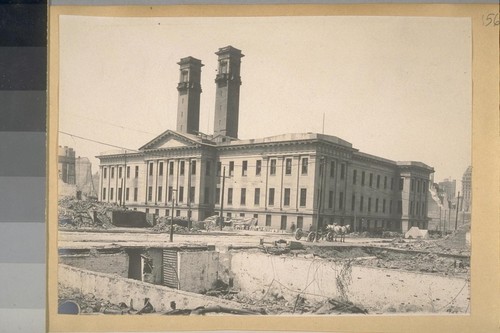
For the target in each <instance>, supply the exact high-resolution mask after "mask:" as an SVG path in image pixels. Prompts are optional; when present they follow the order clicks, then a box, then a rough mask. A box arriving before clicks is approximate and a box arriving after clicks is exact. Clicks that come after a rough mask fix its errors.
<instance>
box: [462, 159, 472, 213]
mask: <svg viewBox="0 0 500 333" xmlns="http://www.w3.org/2000/svg"><path fill="white" fill-rule="evenodd" d="M460 208H461V210H462V211H463V212H470V211H471V210H472V166H469V167H468V168H467V170H465V172H464V174H463V176H462V205H461V207H460Z"/></svg>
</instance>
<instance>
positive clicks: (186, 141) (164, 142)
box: [139, 130, 198, 150]
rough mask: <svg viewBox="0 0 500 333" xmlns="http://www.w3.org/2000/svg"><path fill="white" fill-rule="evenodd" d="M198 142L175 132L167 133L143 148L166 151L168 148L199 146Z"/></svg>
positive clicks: (142, 148)
mask: <svg viewBox="0 0 500 333" xmlns="http://www.w3.org/2000/svg"><path fill="white" fill-rule="evenodd" d="M197 145H198V142H197V141H196V140H193V139H191V138H189V137H186V136H184V135H181V134H178V133H176V132H173V131H170V130H169V131H166V132H164V133H162V134H160V135H159V136H157V137H156V138H154V139H153V140H151V141H150V142H148V143H147V144H145V145H144V146H142V147H141V148H139V149H140V150H145V149H148V150H149V149H166V148H182V147H193V146H197Z"/></svg>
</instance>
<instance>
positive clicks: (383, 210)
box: [382, 199, 386, 213]
mask: <svg viewBox="0 0 500 333" xmlns="http://www.w3.org/2000/svg"><path fill="white" fill-rule="evenodd" d="M385 203H386V202H385V199H384V200H383V201H382V213H385Z"/></svg>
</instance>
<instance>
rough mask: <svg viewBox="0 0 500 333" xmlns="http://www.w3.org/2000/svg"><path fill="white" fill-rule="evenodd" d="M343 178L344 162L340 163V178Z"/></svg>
mask: <svg viewBox="0 0 500 333" xmlns="http://www.w3.org/2000/svg"><path fill="white" fill-rule="evenodd" d="M344 178H345V164H341V165H340V179H344Z"/></svg>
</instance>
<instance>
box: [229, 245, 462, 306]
mask: <svg viewBox="0 0 500 333" xmlns="http://www.w3.org/2000/svg"><path fill="white" fill-rule="evenodd" d="M348 268H349V267H348V266H345V265H344V264H342V263H341V262H334V261H328V260H323V259H312V258H296V257H295V258H294V257H285V256H274V255H267V254H263V253H248V252H233V253H232V255H231V271H232V273H233V274H234V276H235V280H234V283H235V287H236V288H240V290H241V293H244V294H247V295H248V296H250V297H252V298H262V297H263V296H264V295H265V294H266V293H267V294H271V295H276V297H284V298H285V299H286V300H288V301H291V302H293V301H295V299H296V298H297V295H298V294H301V296H302V297H304V298H306V299H311V300H324V299H325V298H328V297H332V298H333V297H340V298H342V297H344V298H345V297H347V298H348V300H350V301H351V302H354V303H358V304H361V305H363V306H364V307H366V308H368V309H369V310H370V311H371V312H377V311H380V312H391V311H394V312H396V311H398V312H401V311H405V310H406V309H408V307H411V309H410V310H411V311H425V312H439V311H444V310H442V308H443V307H445V306H449V305H452V306H454V307H456V308H457V309H459V311H461V312H466V311H467V310H469V307H468V297H469V285H468V282H467V281H466V280H465V279H461V278H449V277H444V276H438V275H435V274H434V275H430V274H421V273H412V272H407V271H398V270H389V269H378V268H370V267H361V266H351V267H350V269H348ZM450 302H451V303H450Z"/></svg>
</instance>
